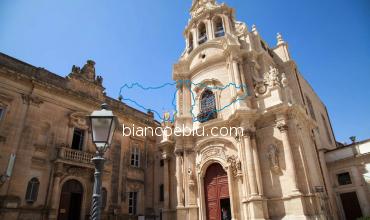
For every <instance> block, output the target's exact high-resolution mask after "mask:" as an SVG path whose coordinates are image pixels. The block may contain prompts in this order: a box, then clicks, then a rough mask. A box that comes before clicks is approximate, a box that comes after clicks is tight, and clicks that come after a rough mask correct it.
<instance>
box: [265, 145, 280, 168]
mask: <svg viewBox="0 0 370 220" xmlns="http://www.w3.org/2000/svg"><path fill="white" fill-rule="evenodd" d="M267 156H268V158H269V161H270V167H271V169H272V170H273V171H275V172H277V171H279V170H280V165H279V150H278V148H277V147H276V145H274V144H271V145H269V146H268V152H267Z"/></svg>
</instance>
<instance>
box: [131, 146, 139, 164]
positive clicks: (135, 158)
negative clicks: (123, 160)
mask: <svg viewBox="0 0 370 220" xmlns="http://www.w3.org/2000/svg"><path fill="white" fill-rule="evenodd" d="M131 166H133V167H137V168H139V167H140V149H139V147H138V146H133V147H132V148H131Z"/></svg>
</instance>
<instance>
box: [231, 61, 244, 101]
mask: <svg viewBox="0 0 370 220" xmlns="http://www.w3.org/2000/svg"><path fill="white" fill-rule="evenodd" d="M231 64H232V67H233V75H234V80H235V85H236V86H237V87H235V88H236V94H237V95H240V94H241V93H242V92H241V91H242V90H241V87H240V86H241V82H240V72H239V62H238V60H237V59H236V58H231Z"/></svg>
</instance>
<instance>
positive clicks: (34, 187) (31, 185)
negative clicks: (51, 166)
mask: <svg viewBox="0 0 370 220" xmlns="http://www.w3.org/2000/svg"><path fill="white" fill-rule="evenodd" d="M39 188H40V181H39V179H38V178H37V177H33V178H31V179H30V180H29V181H28V183H27V189H26V194H25V200H26V202H27V203H34V202H36V201H37V197H38V194H39Z"/></svg>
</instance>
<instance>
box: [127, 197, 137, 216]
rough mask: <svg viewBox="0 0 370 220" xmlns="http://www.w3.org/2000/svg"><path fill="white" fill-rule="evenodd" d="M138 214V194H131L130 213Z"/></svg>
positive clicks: (129, 201) (129, 198)
mask: <svg viewBox="0 0 370 220" xmlns="http://www.w3.org/2000/svg"><path fill="white" fill-rule="evenodd" d="M136 212H137V192H129V196H128V213H129V214H130V215H136Z"/></svg>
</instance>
